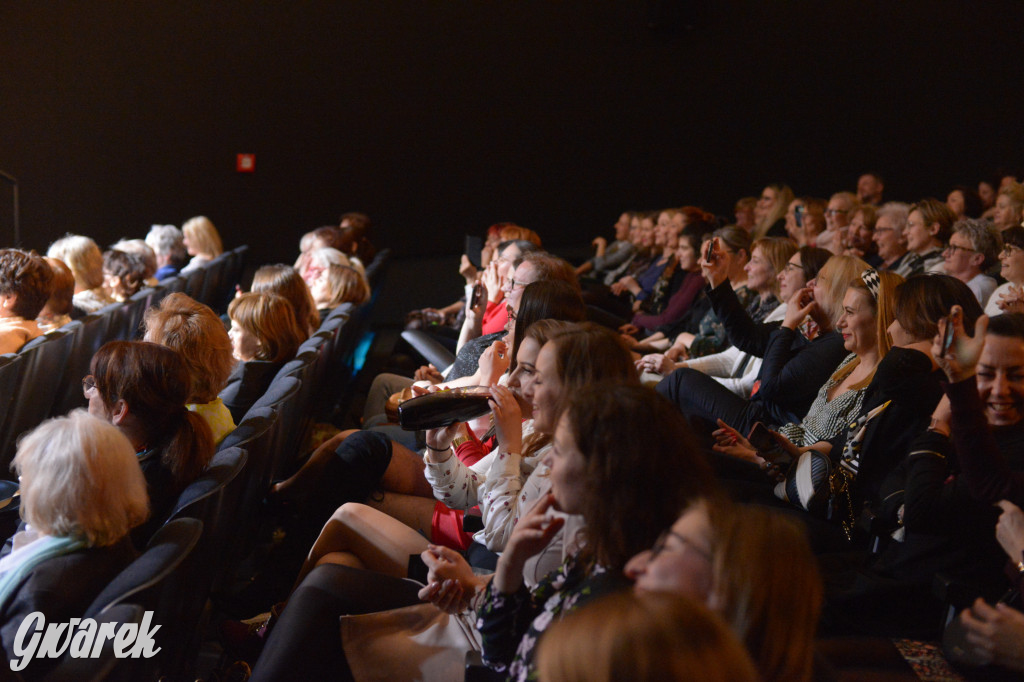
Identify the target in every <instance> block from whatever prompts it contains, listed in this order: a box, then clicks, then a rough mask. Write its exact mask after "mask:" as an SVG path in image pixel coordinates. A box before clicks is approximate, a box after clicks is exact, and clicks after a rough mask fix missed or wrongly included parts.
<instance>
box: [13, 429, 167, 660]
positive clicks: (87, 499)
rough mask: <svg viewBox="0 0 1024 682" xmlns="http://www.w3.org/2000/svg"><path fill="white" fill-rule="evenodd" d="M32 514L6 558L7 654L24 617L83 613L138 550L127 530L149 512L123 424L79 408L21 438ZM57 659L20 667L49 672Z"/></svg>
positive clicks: (53, 619) (50, 619) (24, 505)
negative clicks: (108, 422) (119, 426)
mask: <svg viewBox="0 0 1024 682" xmlns="http://www.w3.org/2000/svg"><path fill="white" fill-rule="evenodd" d="M14 468H15V471H16V472H17V474H18V477H19V479H20V481H21V516H22V518H23V519H24V520H25V524H24V525H23V527H22V530H20V531H19V532H18V533H16V534H15V535H14V537H13V538H12V539H11V541H9V542H8V545H7V546H5V547H4V549H3V557H2V558H0V640H2V644H3V648H4V650H5V651H6V653H7V656H8V658H11V657H13V655H14V653H15V652H14V642H15V640H16V636H17V633H18V629H19V628H20V626H21V624H22V621H23V620H24V619H25V617H27V616H28V615H29V614H32V613H34V612H40V613H42V614H43V616H44V617H45V618H46V622H47V623H67V622H68V621H69V620H70V619H71V618H81V617H82V616H83V615H84V613H85V611H86V609H87V608H88V607H89V604H91V603H92V601H93V599H95V598H96V596H97V595H99V593H100V592H101V591H102V590H103V588H105V587H106V586H107V584H108V583H109V582H110V581H111V580H112V579H113V578H114V577H115V576H117V574H118V573H120V572H121V570H122V569H124V568H125V567H126V566H127V565H128V564H129V563H130V562H131V561H132V559H133V558H134V554H135V553H134V550H133V549H132V544H131V541H130V540H129V538H128V533H129V531H131V529H132V528H134V527H135V526H138V525H139V524H141V523H142V522H143V521H144V520H145V519H146V516H147V515H148V514H149V498H148V497H147V496H146V481H145V479H144V478H143V476H142V470H141V469H140V468H139V463H138V461H137V460H136V458H135V450H134V449H133V448H132V445H131V443H130V442H129V441H128V438H127V437H125V436H124V435H123V434H122V433H121V431H119V430H118V428H117V427H115V426H113V425H112V424H107V423H105V422H103V421H102V420H100V419H97V418H95V417H92V416H90V415H89V414H88V413H87V412H86V411H85V410H75V411H73V412H71V413H70V414H68V415H67V416H66V417H56V418H54V419H50V420H48V421H45V422H43V423H42V424H40V425H39V426H38V427H36V428H35V429H34V430H33V431H32V432H31V433H29V434H28V435H27V436H25V437H24V439H23V440H22V441H21V443H20V444H19V445H18V454H17V455H16V456H15V458H14ZM58 660H59V659H45V658H44V659H38V660H36V661H33V662H32V663H30V664H29V666H28V668H26V670H24V671H22V674H23V675H25V676H26V677H29V678H38V677H41V676H43V675H44V674H45V673H46V672H47V671H48V670H49V669H50V668H52V666H54V665H55V664H56V663H57V662H58Z"/></svg>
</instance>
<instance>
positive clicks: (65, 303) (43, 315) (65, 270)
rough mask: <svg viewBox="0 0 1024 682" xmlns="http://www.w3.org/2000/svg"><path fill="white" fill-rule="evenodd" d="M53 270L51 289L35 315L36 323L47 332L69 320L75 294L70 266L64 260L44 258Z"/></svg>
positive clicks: (58, 327)
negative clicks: (48, 296)
mask: <svg viewBox="0 0 1024 682" xmlns="http://www.w3.org/2000/svg"><path fill="white" fill-rule="evenodd" d="M43 260H45V261H46V263H47V264H48V265H49V266H50V270H51V271H52V272H53V291H52V292H50V298H49V299H47V301H46V305H44V306H43V309H42V310H40V311H39V314H38V315H36V324H38V325H39V328H40V329H42V330H43V332H44V333H46V334H48V333H50V332H52V331H53V330H54V329H60V328H61V327H63V326H64V325H66V324H67V323H68V322H70V321H71V313H72V312H73V310H74V304H73V303H72V300H73V298H74V295H75V276H74V275H73V274H71V268H69V267H68V266H67V265H65V264H64V261H61V260H57V259H56V258H44V259H43Z"/></svg>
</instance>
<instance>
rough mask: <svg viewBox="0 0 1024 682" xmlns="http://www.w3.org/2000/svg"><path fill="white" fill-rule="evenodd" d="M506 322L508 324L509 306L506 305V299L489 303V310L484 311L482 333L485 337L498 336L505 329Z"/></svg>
mask: <svg viewBox="0 0 1024 682" xmlns="http://www.w3.org/2000/svg"><path fill="white" fill-rule="evenodd" d="M506 322H508V306H507V305H506V304H505V299H504V298H502V299H501V300H500V301H498V302H497V303H491V302H490V301H488V302H487V310H485V311H484V319H483V323H482V325H481V327H480V330H481V333H482V334H483V335H484V336H487V335H488V334H496V333H497V332H500V331H502V330H503V329H505V323H506Z"/></svg>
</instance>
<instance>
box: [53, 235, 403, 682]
mask: <svg viewBox="0 0 1024 682" xmlns="http://www.w3.org/2000/svg"><path fill="white" fill-rule="evenodd" d="M386 259H387V254H384V256H383V260H381V259H378V260H376V261H374V263H373V264H371V267H372V268H374V270H373V271H374V272H375V273H376V276H375V277H374V278H373V279H372V280H371V281H373V282H374V284H375V286H374V293H375V294H376V293H378V292H379V288H380V281H379V280H380V277H381V275H382V273H381V269H380V266H381V265H382V264H383V263H384V262H386ZM374 266H376V267H374ZM369 272H370V268H368V274H369ZM141 293H142V292H140V294H141ZM164 295H166V294H164ZM157 300H159V299H157ZM374 300H375V298H374V299H371V302H370V303H368V304H366V305H364V306H361V307H360V308H358V309H355V308H353V306H351V305H344V306H341V307H339V308H337V309H335V310H334V311H332V313H331V314H330V315H329V316H328V317H327V318H326V319H325V320H324V322H323V324H322V325H321V326H320V329H319V330H318V331H317V332H316V333H315V334H314V335H313V336H311V337H310V338H309V339H308V340H307V341H306V342H305V343H304V344H303V345H302V346H301V347H300V348H299V351H298V353H297V354H296V357H295V359H293V360H292V361H290V362H288V363H286V364H285V366H284V367H282V368H281V370H280V371H279V372H278V374H277V375H276V376H275V378H274V380H273V381H272V382H271V385H270V387H269V388H268V390H267V392H266V393H265V395H264V396H263V397H262V398H261V399H260V400H259V401H257V403H256V404H255V405H254V406H253V407H252V408H251V409H250V410H249V411H248V412H247V413H246V415H245V417H244V418H243V419H242V421H241V422H240V423H239V424H238V427H237V428H236V429H235V430H234V431H233V432H232V433H231V434H229V435H228V436H227V438H226V439H225V440H224V441H223V442H222V443H221V444H220V446H219V448H218V450H217V453H216V455H215V456H214V458H213V460H212V461H211V463H210V465H209V466H208V467H207V469H206V471H205V472H204V473H203V474H202V475H201V476H200V477H199V478H198V479H197V480H196V481H194V482H193V483H192V484H190V485H189V486H188V487H187V488H186V489H185V490H184V491H183V492H182V494H181V495H180V496H179V498H178V501H177V502H176V504H175V506H174V509H173V512H172V513H171V515H170V517H169V518H168V520H167V521H166V522H165V523H164V525H163V526H162V527H161V528H160V530H158V531H157V532H156V533H155V534H154V535H153V537H152V539H151V540H150V541H149V543H148V545H147V546H146V548H145V550H144V551H143V552H142V553H141V554H140V556H139V557H138V558H137V559H136V560H135V561H134V562H133V563H132V564H130V565H129V566H128V567H127V568H126V569H125V570H124V571H122V572H121V574H120V575H118V576H117V577H116V578H115V579H114V580H113V581H111V583H110V584H109V585H108V586H107V588H106V589H104V590H103V592H102V593H101V594H100V595H99V596H97V597H96V599H95V600H94V601H93V603H92V605H91V606H90V607H89V609H88V611H87V612H86V614H85V617H87V618H94V619H95V620H97V621H98V622H113V623H139V622H141V621H142V618H143V614H144V613H145V612H147V611H152V612H153V616H152V621H151V622H152V623H153V624H158V625H160V627H161V629H160V631H159V632H158V635H157V644H158V645H159V646H160V647H161V650H160V652H159V653H158V655H157V656H155V657H153V658H150V659H141V658H140V659H116V658H115V657H114V656H113V652H112V649H111V647H110V646H109V645H108V646H106V647H104V649H103V652H102V655H101V656H100V658H98V659H73V658H71V657H65V658H64V659H63V660H62V661H61V662H60V664H59V665H58V666H57V668H56V670H54V671H53V672H52V673H51V674H49V675H48V676H47V678H46V679H47V680H82V679H109V680H157V679H168V680H186V679H194V678H195V663H196V659H197V656H198V653H199V648H200V645H201V643H202V642H201V633H202V631H203V628H202V627H201V625H202V621H203V617H204V614H205V613H207V609H206V607H207V603H208V601H209V599H210V597H211V596H212V595H216V594H221V593H224V592H225V591H226V590H227V587H228V585H229V584H230V581H231V579H232V577H233V576H234V574H235V569H236V567H237V566H238V564H239V562H240V561H241V560H242V558H243V557H244V556H246V554H247V553H248V552H249V551H250V549H251V546H252V543H253V542H254V539H255V535H256V530H257V527H258V524H259V516H260V513H259V512H260V508H261V504H262V500H263V498H264V497H265V495H266V491H267V489H268V488H269V486H270V484H271V481H272V480H273V479H274V478H276V477H279V476H280V475H282V474H283V473H285V472H287V471H289V470H290V469H291V468H294V467H295V466H296V465H297V457H298V456H299V455H300V454H301V453H300V452H299V449H300V448H299V447H298V446H297V444H298V443H302V442H304V440H305V437H306V435H307V434H308V431H309V429H310V428H311V426H312V423H313V421H314V419H316V418H318V416H320V415H322V414H324V411H325V410H326V409H329V406H333V405H334V404H335V403H336V400H337V398H338V397H339V394H340V393H342V392H344V390H345V388H346V387H347V386H348V385H349V382H350V381H351V375H352V369H353V368H352V355H353V352H354V349H355V346H356V344H357V343H358V341H359V337H360V336H361V335H362V334H363V332H364V331H365V329H366V326H367V325H368V323H369V312H370V309H371V308H372V304H373V301H374ZM126 305H127V304H126ZM97 347H98V346H97ZM78 392H79V394H81V390H80V388H79V389H78Z"/></svg>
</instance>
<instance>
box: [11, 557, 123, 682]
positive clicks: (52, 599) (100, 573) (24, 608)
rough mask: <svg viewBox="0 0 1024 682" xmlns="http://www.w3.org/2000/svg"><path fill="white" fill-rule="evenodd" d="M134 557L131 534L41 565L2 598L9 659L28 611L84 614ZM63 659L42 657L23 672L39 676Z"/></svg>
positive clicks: (55, 619)
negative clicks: (11, 592)
mask: <svg viewBox="0 0 1024 682" xmlns="http://www.w3.org/2000/svg"><path fill="white" fill-rule="evenodd" d="M134 558H135V551H134V550H133V549H132V544H131V541H130V540H129V539H128V538H127V537H125V538H122V539H121V541H120V542H118V543H116V544H114V545H112V546H110V547H92V548H89V549H81V550H78V551H77V552H72V553H70V554H65V555H63V556H59V557H54V558H53V559H50V560H48V561H44V562H43V563H41V564H39V565H38V566H36V568H35V570H33V571H32V572H31V573H29V575H28V576H27V577H26V578H25V580H24V582H23V583H22V584H21V585H20V586H19V587H18V588H17V591H15V592H14V594H13V595H12V596H11V597H10V598H9V599H8V600H7V601H6V603H4V604H0V641H2V643H3V647H4V653H5V654H6V656H7V660H8V661H10V660H11V658H12V657H14V639H15V637H16V636H17V634H18V628H19V627H20V626H21V622H22V620H24V619H25V617H26V616H28V615H29V614H30V613H33V612H35V611H40V612H41V613H42V614H43V615H44V616H46V622H47V624H49V623H67V622H68V621H69V620H70V619H71V618H81V617H82V616H83V615H85V611H86V609H88V608H89V605H90V604H92V601H93V599H95V598H96V597H97V596H99V593H100V592H102V591H103V589H104V588H105V587H106V586H107V584H108V583H110V581H111V580H113V579H114V578H115V577H117V575H118V573H120V572H121V571H122V570H123V569H124V568H125V567H127V566H128V564H130V563H131V562H132V560H133V559H134ZM59 662H60V659H59V658H42V659H40V658H36V659H34V660H33V661H32V663H30V664H29V666H28V667H27V668H26V669H25V670H23V671H22V672H21V675H22V677H23V678H24V679H27V680H32V679H38V678H40V677H42V676H44V675H45V674H46V673H47V671H49V670H50V669H51V668H53V666H55V665H56V664H57V663H59ZM7 669H8V670H9V669H10V666H9V664H8V665H7Z"/></svg>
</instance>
